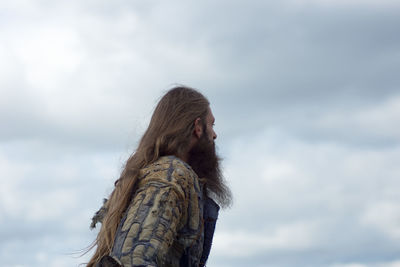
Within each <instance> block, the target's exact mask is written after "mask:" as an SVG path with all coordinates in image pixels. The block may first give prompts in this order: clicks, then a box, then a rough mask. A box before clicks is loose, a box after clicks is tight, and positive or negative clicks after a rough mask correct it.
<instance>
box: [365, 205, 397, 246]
mask: <svg viewBox="0 0 400 267" xmlns="http://www.w3.org/2000/svg"><path fill="white" fill-rule="evenodd" d="M361 220H362V223H365V224H367V225H371V226H373V227H376V228H377V229H378V230H379V231H381V232H383V233H385V234H386V235H387V237H388V238H389V239H394V240H400V203H399V202H398V200H396V201H390V200H386V201H381V202H376V203H373V204H371V205H370V206H368V207H366V210H365V212H364V214H362V216H361Z"/></svg>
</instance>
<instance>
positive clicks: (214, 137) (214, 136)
mask: <svg viewBox="0 0 400 267" xmlns="http://www.w3.org/2000/svg"><path fill="white" fill-rule="evenodd" d="M213 139H214V140H215V139H217V134H216V133H215V131H213Z"/></svg>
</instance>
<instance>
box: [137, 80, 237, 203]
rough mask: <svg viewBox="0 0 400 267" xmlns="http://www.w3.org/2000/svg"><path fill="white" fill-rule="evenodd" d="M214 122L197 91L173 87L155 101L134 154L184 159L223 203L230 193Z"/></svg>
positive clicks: (204, 99) (205, 101) (150, 158)
mask: <svg viewBox="0 0 400 267" xmlns="http://www.w3.org/2000/svg"><path fill="white" fill-rule="evenodd" d="M214 122H215V118H214V115H213V113H212V111H211V108H210V104H209V101H208V100H207V99H206V98H205V97H204V96H203V95H202V94H201V93H199V92H197V91H196V90H194V89H191V88H188V87H175V88H173V89H171V90H170V91H168V92H167V93H166V94H165V95H164V96H163V97H162V98H161V100H160V101H159V103H158V104H157V107H156V109H155V110H154V113H153V116H152V118H151V121H150V124H149V127H148V129H147V131H146V132H145V134H144V136H143V138H142V140H141V142H140V144H139V147H138V150H137V151H136V154H137V155H139V154H141V153H143V154H142V155H144V157H146V158H147V160H148V161H154V160H156V159H157V158H159V157H161V156H165V155H175V156H177V157H179V158H181V159H183V160H185V161H187V163H188V164H189V165H190V166H191V167H192V168H193V170H194V171H195V172H196V173H197V175H198V176H199V177H200V178H204V179H205V181H206V188H207V190H208V191H210V192H212V193H213V195H214V197H215V198H216V200H217V201H218V202H219V203H220V204H222V205H225V206H226V205H228V204H229V202H230V192H229V189H228V188H227V186H226V185H225V183H224V180H223V177H222V174H221V171H220V167H219V161H220V158H219V157H218V156H217V154H216V151H215V144H214V140H215V139H216V138H217V135H216V133H215V131H214V129H213V127H214ZM138 153H139V154H138Z"/></svg>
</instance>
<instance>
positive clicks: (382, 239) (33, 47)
mask: <svg viewBox="0 0 400 267" xmlns="http://www.w3.org/2000/svg"><path fill="white" fill-rule="evenodd" d="M399 14H400V3H399V2H398V1H396V0H279V1H236V0H234V1H232V0H229V1H227V0H221V1H211V0H202V1H176V0H171V1H155V0H149V1H126V0H114V1H105V0H96V1H94V0H88V1H78V0H74V1H71V0H69V1H67V0H65V1H46V0H37V1H34V0H31V1H29V0H25V1H24V0H15V1H1V2H0V32H1V35H0V124H1V131H0V181H1V185H0V258H1V262H2V263H1V265H2V266H33V267H39V266H41V267H42V266H54V267H58V266H61V267H62V266H78V265H79V264H80V263H83V262H86V261H87V259H88V257H89V256H90V253H89V254H88V255H86V256H83V257H79V255H80V252H81V251H82V249H85V248H86V247H87V246H88V245H90V243H91V242H92V241H93V239H94V237H95V235H96V233H97V232H96V231H92V232H91V231H90V230H89V224H90V218H91V216H92V214H93V213H94V212H95V211H96V210H97V209H98V208H99V206H100V205H101V202H102V199H103V198H104V197H106V196H107V195H108V194H109V193H110V192H111V190H112V188H113V182H114V180H116V179H117V178H118V175H119V172H120V170H121V167H122V165H123V163H124V161H125V160H126V158H127V156H128V155H129V154H130V153H131V152H132V151H133V150H134V149H135V146H136V145H137V142H138V139H139V138H140V136H141V134H142V133H143V131H144V129H145V128H146V127H147V124H148V121H149V116H150V115H151V113H152V110H153V108H154V106H155V104H156V103H157V101H158V99H159V98H160V97H161V96H162V95H163V93H164V92H165V91H166V90H167V89H169V88H171V87H172V86H173V85H174V84H186V85H189V86H192V87H195V88H198V89H199V90H200V91H201V92H203V93H204V94H205V95H206V96H208V98H209V99H210V102H211V105H212V106H211V107H212V109H213V111H214V115H215V117H216V131H217V134H218V139H217V144H218V149H219V152H220V154H221V156H222V157H223V158H224V164H223V166H224V173H225V175H226V178H227V180H228V181H229V184H230V186H231V188H232V191H233V194H234V205H233V206H232V208H231V209H228V210H224V211H222V213H221V217H220V220H219V222H218V225H217V232H216V235H215V239H214V246H213V250H212V252H211V256H210V260H209V264H208V266H210V267H228V266H234V267H239V266H260V267H261V266H268V267H291V266H300V267H314V266H328V267H386V266H388V267H399V266H400V180H399V176H400V75H399V69H400V15H399Z"/></svg>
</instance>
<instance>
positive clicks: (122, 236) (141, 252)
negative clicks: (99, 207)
mask: <svg viewBox="0 0 400 267" xmlns="http://www.w3.org/2000/svg"><path fill="white" fill-rule="evenodd" d="M137 188H138V189H137V191H136V192H135V195H134V196H133V198H132V200H131V203H130V205H129V207H128V208H127V211H126V212H125V213H124V216H123V218H122V220H121V222H120V224H119V226H118V229H117V234H116V238H115V241H114V246H113V249H112V253H111V257H112V258H111V259H110V258H109V260H112V261H114V260H115V261H117V262H119V264H120V265H122V266H125V267H128V266H137V267H138V266H171V267H178V266H185V267H191V266H196V267H198V266H204V265H205V262H206V261H207V258H208V255H209V252H210V248H211V242H212V238H213V234H214V229H215V223H216V220H217V217H218V210H219V206H218V205H217V204H216V203H215V202H214V201H213V200H212V199H211V198H208V197H207V196H205V195H204V194H203V185H202V184H201V183H200V182H199V179H198V177H197V175H196V173H195V172H194V171H193V170H192V168H191V167H190V166H189V165H188V164H186V163H185V162H183V161H182V160H180V159H178V158H176V157H174V156H166V157H161V158H160V159H159V160H158V161H156V162H155V163H153V164H151V165H149V166H148V167H146V168H144V169H142V170H141V177H140V179H139V184H138V187H137ZM104 262H106V259H104ZM99 266H102V265H101V264H99ZM103 266H113V265H106V263H104V264H103Z"/></svg>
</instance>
